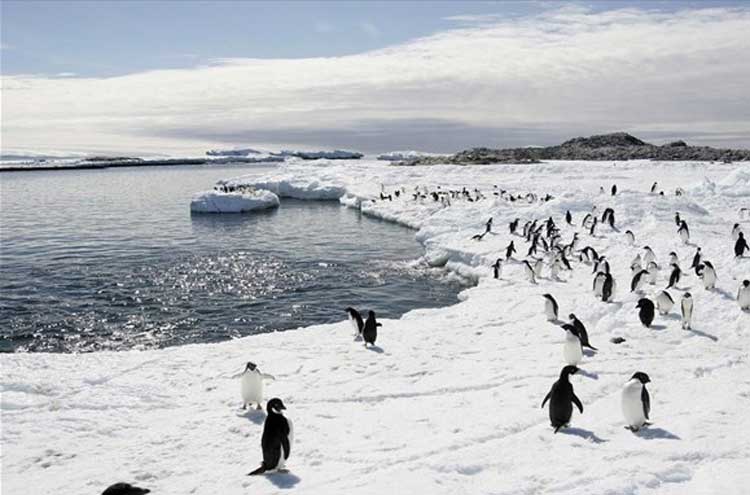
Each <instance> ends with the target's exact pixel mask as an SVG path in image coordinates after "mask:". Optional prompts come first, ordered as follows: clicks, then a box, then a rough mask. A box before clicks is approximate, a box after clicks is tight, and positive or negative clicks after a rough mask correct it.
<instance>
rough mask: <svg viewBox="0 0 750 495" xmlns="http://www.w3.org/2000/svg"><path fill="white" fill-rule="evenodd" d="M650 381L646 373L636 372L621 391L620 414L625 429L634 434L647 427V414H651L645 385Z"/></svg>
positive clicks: (649, 399) (649, 400)
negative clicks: (624, 423)
mask: <svg viewBox="0 0 750 495" xmlns="http://www.w3.org/2000/svg"><path fill="white" fill-rule="evenodd" d="M650 382H651V379H650V378H649V377H648V375H647V374H646V373H643V372H641V371H638V372H636V373H635V374H634V375H633V376H632V377H631V378H630V380H628V382H627V383H626V384H625V387H623V389H622V402H621V404H622V414H623V416H625V422H626V423H627V424H628V425H627V426H626V427H625V428H627V429H629V430H631V431H633V432H636V431H638V430H640V429H641V428H642V427H643V426H646V425H648V424H649V423H648V421H647V420H648V419H649V418H648V414H649V412H651V398H650V397H649V395H648V390H646V384H647V383H650Z"/></svg>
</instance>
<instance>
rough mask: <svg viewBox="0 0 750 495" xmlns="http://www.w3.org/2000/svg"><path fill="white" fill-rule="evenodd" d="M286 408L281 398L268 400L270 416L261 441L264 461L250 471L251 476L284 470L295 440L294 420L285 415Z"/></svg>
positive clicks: (267, 407) (265, 424)
mask: <svg viewBox="0 0 750 495" xmlns="http://www.w3.org/2000/svg"><path fill="white" fill-rule="evenodd" d="M285 410H286V407H285V406H284V403H283V402H281V399H279V398H273V399H271V400H269V401H268V405H267V406H266V411H267V412H268V416H266V421H265V423H264V424H263V436H262V437H261V441H260V445H261V447H262V449H263V461H262V462H261V464H260V467H259V468H258V469H256V470H255V471H252V472H250V473H248V474H249V475H250V476H255V475H258V474H263V473H267V472H269V471H282V470H284V466H285V464H286V461H287V459H289V454H290V453H291V451H292V443H293V442H294V427H293V426H292V422H291V421H290V420H289V419H287V418H286V417H285V416H284V412H283V411H285Z"/></svg>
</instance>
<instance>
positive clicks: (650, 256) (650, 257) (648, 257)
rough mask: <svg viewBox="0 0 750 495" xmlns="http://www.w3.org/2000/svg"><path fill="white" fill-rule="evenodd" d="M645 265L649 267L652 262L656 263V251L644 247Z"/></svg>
mask: <svg viewBox="0 0 750 495" xmlns="http://www.w3.org/2000/svg"><path fill="white" fill-rule="evenodd" d="M643 251H644V253H643V264H644V265H646V266H648V264H649V263H651V262H652V261H656V255H654V251H653V250H652V249H651V248H650V247H649V246H643Z"/></svg>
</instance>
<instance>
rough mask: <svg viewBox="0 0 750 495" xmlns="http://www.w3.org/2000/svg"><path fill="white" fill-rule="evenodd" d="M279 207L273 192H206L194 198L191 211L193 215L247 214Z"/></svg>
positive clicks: (277, 199) (191, 202)
mask: <svg viewBox="0 0 750 495" xmlns="http://www.w3.org/2000/svg"><path fill="white" fill-rule="evenodd" d="M277 206H279V197H278V196H276V195H275V194H274V193H272V192H271V191H263V190H254V191H245V192H239V191H237V192H222V191H217V190H213V191H204V192H200V193H198V194H196V195H195V196H193V199H192V200H191V201H190V211H192V212H193V213H245V212H248V211H253V210H267V209H269V208H276V207H277Z"/></svg>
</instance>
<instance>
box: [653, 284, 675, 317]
mask: <svg viewBox="0 0 750 495" xmlns="http://www.w3.org/2000/svg"><path fill="white" fill-rule="evenodd" d="M672 306H674V300H673V299H672V296H670V295H669V292H667V291H665V290H663V291H661V292H659V295H658V296H656V308H657V309H658V310H659V314H660V315H666V314H668V313H669V312H670V311H671V310H672Z"/></svg>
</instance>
